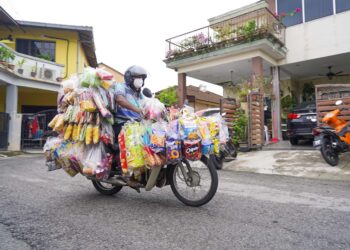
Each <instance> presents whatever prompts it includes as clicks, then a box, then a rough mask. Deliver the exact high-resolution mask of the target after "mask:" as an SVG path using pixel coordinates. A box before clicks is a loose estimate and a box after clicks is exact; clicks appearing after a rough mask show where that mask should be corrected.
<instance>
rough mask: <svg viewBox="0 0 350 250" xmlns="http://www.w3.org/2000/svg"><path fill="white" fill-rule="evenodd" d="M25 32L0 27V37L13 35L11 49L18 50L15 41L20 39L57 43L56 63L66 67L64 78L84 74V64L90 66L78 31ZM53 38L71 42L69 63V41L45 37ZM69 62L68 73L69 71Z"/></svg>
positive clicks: (34, 30) (26, 30) (36, 29)
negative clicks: (78, 73) (79, 40)
mask: <svg viewBox="0 0 350 250" xmlns="http://www.w3.org/2000/svg"><path fill="white" fill-rule="evenodd" d="M24 30H25V32H23V31H22V30H20V29H16V28H15V29H14V30H13V32H9V30H8V29H6V27H4V26H0V37H7V36H8V35H9V34H11V35H12V37H13V39H14V43H11V44H8V45H9V47H11V48H13V49H14V50H15V49H16V43H15V40H16V39H18V38H20V39H34V40H41V41H52V42H55V43H56V55H55V56H56V63H59V64H63V65H65V70H64V76H67V77H69V76H70V75H71V74H73V73H76V72H82V69H83V66H84V63H85V65H88V63H87V59H86V57H85V52H84V50H83V48H82V46H81V45H80V44H79V42H78V39H79V35H78V32H76V31H68V30H55V29H45V28H24ZM43 35H46V36H52V37H57V38H64V39H67V40H68V41H69V47H68V48H69V49H68V61H67V56H66V55H67V46H68V44H67V41H65V40H60V39H52V38H46V37H43ZM67 62H68V72H67V71H66V70H67Z"/></svg>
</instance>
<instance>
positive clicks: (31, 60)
mask: <svg viewBox="0 0 350 250" xmlns="http://www.w3.org/2000/svg"><path fill="white" fill-rule="evenodd" d="M0 47H5V48H7V49H8V50H9V51H10V52H11V53H12V54H13V55H14V59H13V60H12V59H9V60H7V62H0V66H1V67H2V68H4V69H6V70H7V71H8V72H9V73H12V74H15V75H17V76H20V77H24V78H30V79H33V80H40V81H49V82H57V83H58V82H59V81H61V79H62V76H63V70H64V65H62V64H57V63H54V62H51V61H47V60H44V59H40V58H37V57H33V56H29V55H25V54H22V53H19V52H17V51H15V50H13V49H11V48H10V47H8V46H7V45H6V44H4V43H1V42H0ZM21 62H22V63H21ZM11 65H12V67H10V66H11Z"/></svg>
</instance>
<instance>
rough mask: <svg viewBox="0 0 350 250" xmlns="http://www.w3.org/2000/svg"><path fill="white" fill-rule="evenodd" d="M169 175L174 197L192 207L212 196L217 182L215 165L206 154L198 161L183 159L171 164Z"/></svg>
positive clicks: (200, 204)
mask: <svg viewBox="0 0 350 250" xmlns="http://www.w3.org/2000/svg"><path fill="white" fill-rule="evenodd" d="M169 177H170V180H169V183H170V186H171V190H172V191H173V193H174V195H175V196H176V198H178V199H179V200H180V201H181V202H183V203H184V204H185V205H188V206H193V207H199V206H202V205H204V204H206V203H208V202H209V201H210V200H211V199H212V198H213V197H214V195H215V193H216V190H217V188H218V182H219V180H218V174H217V172H216V169H215V166H214V165H213V162H212V161H211V160H208V158H207V157H206V156H202V157H201V159H200V161H188V160H186V159H184V160H183V161H182V162H180V163H178V164H177V165H173V166H171V169H170V173H169Z"/></svg>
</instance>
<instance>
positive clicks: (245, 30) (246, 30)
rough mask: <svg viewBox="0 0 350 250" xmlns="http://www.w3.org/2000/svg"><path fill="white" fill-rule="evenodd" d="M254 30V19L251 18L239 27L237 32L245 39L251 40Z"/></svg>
mask: <svg viewBox="0 0 350 250" xmlns="http://www.w3.org/2000/svg"><path fill="white" fill-rule="evenodd" d="M255 31H256V21H255V20H252V21H249V22H248V23H246V24H245V25H244V26H242V27H240V28H239V30H238V34H239V35H241V36H243V37H244V38H245V39H246V40H248V41H249V42H251V41H252V40H253V36H254V33H255Z"/></svg>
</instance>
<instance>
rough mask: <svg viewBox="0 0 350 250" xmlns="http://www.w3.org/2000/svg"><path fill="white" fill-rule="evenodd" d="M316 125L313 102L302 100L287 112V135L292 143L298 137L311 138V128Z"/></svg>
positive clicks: (297, 139)
mask: <svg viewBox="0 0 350 250" xmlns="http://www.w3.org/2000/svg"><path fill="white" fill-rule="evenodd" d="M316 126H317V116H316V104H315V102H304V103H301V104H300V105H298V106H297V107H296V108H295V109H294V110H293V111H292V113H290V114H288V122H287V135H288V138H289V141H290V143H291V144H292V145H297V144H298V141H299V140H300V139H313V138H314V136H313V134H312V129H313V128H315V127H316Z"/></svg>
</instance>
